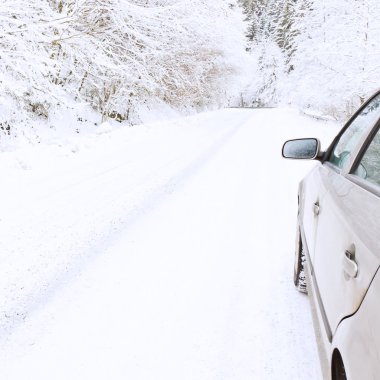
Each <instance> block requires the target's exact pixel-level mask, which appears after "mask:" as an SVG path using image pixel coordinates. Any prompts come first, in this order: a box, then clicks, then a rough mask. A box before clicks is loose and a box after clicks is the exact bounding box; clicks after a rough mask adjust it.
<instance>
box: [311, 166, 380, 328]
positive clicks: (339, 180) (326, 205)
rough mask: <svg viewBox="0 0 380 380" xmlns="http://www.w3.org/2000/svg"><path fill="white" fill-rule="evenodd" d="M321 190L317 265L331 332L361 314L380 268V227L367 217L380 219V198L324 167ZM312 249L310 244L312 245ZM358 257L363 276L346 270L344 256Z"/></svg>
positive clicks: (314, 257)
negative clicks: (358, 311) (345, 321)
mask: <svg viewBox="0 0 380 380" xmlns="http://www.w3.org/2000/svg"><path fill="white" fill-rule="evenodd" d="M316 173H317V174H316V175H317V177H318V180H317V181H318V187H319V188H322V189H323V190H322V192H323V196H322V197H321V198H320V200H319V203H320V212H319V215H318V216H317V219H318V221H317V229H316V239H315V242H316V243H315V245H314V247H313V249H314V252H313V255H312V258H311V260H312V264H313V268H314V276H315V278H316V282H317V284H318V288H319V292H320V297H321V298H322V303H323V308H324V312H325V313H326V316H327V320H328V323H329V326H330V329H331V331H332V333H334V331H335V330H336V328H337V326H338V324H339V322H340V321H341V320H342V319H343V318H345V317H347V316H349V315H351V314H353V313H355V312H356V310H357V309H358V308H359V306H360V304H361V302H362V300H363V298H364V296H365V294H366V292H367V289H368V287H369V285H370V283H371V281H372V279H373V277H374V275H375V273H376V271H377V268H378V267H379V265H380V259H379V256H378V254H379V253H380V245H379V241H378V239H377V226H379V225H380V224H379V221H377V223H368V221H367V220H368V215H370V214H372V213H373V214H374V215H380V199H379V198H378V197H376V196H374V195H373V194H371V193H369V192H368V191H366V190H364V189H362V188H361V187H360V186H358V185H357V184H355V183H353V182H351V181H350V180H348V179H347V178H345V177H344V176H342V175H340V174H338V173H336V172H335V171H334V170H331V169H330V168H329V167H328V166H327V165H320V166H319V167H318V168H317V170H316ZM309 249H310V245H309ZM346 251H349V252H351V253H352V254H353V256H354V257H353V259H354V261H355V262H356V264H357V266H358V274H357V276H356V277H355V278H353V277H350V276H348V275H347V273H346V272H345V271H344V260H345V259H346V258H345V252H346Z"/></svg>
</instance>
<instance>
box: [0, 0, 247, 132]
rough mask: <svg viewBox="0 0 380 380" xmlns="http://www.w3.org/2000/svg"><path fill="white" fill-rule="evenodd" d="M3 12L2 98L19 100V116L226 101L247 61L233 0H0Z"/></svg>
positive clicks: (130, 113) (107, 114) (128, 116)
mask: <svg viewBox="0 0 380 380" xmlns="http://www.w3.org/2000/svg"><path fill="white" fill-rule="evenodd" d="M0 20H1V22H0V48H1V53H0V54H1V55H0V102H2V103H3V104H11V103H12V102H15V103H12V104H17V107H16V109H14V110H12V112H11V113H12V115H13V112H14V115H13V116H14V117H13V119H14V120H15V123H16V124H17V123H18V122H17V120H18V121H20V120H21V119H23V120H24V119H25V120H28V121H27V122H26V123H25V124H30V123H31V120H32V116H31V115H34V116H35V117H39V118H42V119H46V120H49V115H50V113H51V112H52V110H54V109H56V108H57V107H58V108H62V107H63V108H64V107H67V108H71V109H74V108H75V107H76V106H75V103H78V104H79V103H80V104H87V105H88V106H90V107H91V108H92V109H94V110H95V111H97V112H98V114H99V115H100V119H102V120H104V119H106V118H114V119H117V120H137V119H138V117H136V112H137V110H138V109H139V108H140V107H141V105H143V104H149V105H151V104H155V103H157V104H160V103H165V104H167V105H169V106H171V107H173V108H176V109H179V110H180V109H186V108H189V107H192V108H196V109H202V108H205V107H210V106H211V107H214V106H218V105H221V104H224V103H225V102H226V99H227V98H228V96H230V94H231V90H234V91H235V90H236V88H235V87H234V85H233V81H234V78H235V76H236V73H237V72H238V71H239V70H240V67H241V65H242V61H244V60H242V59H241V57H242V55H244V46H243V40H244V37H243V34H244V30H243V23H242V16H241V12H240V10H239V9H238V7H237V6H236V4H234V0H218V1H217V2H214V1H211V2H210V1H206V0H2V2H1V4H0ZM6 98H7V99H8V98H9V99H10V100H9V99H8V100H7V99H6ZM7 112H8V111H7ZM5 114H7V116H6V117H7V119H9V112H8V113H6V112H3V115H5ZM34 116H33V117H34ZM1 117H2V115H0V119H1ZM11 119H12V118H11ZM0 121H1V120H0ZM29 122H30V123H29Z"/></svg>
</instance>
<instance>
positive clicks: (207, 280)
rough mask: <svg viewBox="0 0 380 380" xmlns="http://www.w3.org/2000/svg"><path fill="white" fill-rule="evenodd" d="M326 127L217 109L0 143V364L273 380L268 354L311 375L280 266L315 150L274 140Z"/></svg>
mask: <svg viewBox="0 0 380 380" xmlns="http://www.w3.org/2000/svg"><path fill="white" fill-rule="evenodd" d="M335 131H336V126H335V125H333V124H327V123H320V122H319V123H317V122H315V121H312V120H309V119H307V118H305V117H301V116H299V115H298V114H297V112H295V111H290V110H223V111H219V112H212V113H206V114H202V115H197V116H193V117H189V118H185V119H180V120H176V121H173V122H170V123H161V124H157V125H154V126H153V125H152V126H150V125H146V126H140V127H138V128H127V129H126V130H119V131H117V132H113V133H107V134H104V135H101V136H97V137H86V138H82V139H78V140H77V141H76V142H75V144H74V145H71V146H69V145H68V146H63V147H59V146H46V145H45V146H41V147H36V148H31V149H27V150H22V151H17V152H11V153H2V156H3V158H4V159H3V160H2V163H1V168H0V170H1V172H2V174H3V178H4V177H6V178H8V181H7V182H6V184H5V185H4V186H3V187H2V188H1V190H0V196H1V198H2V199H3V200H5V203H4V207H3V210H2V215H1V220H0V228H1V231H2V239H1V241H0V255H1V263H2V265H1V268H0V289H1V294H2V298H1V305H0V306H1V310H3V313H2V314H1V315H0V329H1V350H0V353H1V357H0V361H1V364H4V365H5V362H6V363H7V365H6V366H5V367H4V368H6V370H7V371H6V372H5V373H6V374H7V376H8V377H6V379H10V380H14V379H22V378H25V373H28V372H23V371H27V370H31V371H32V372H31V373H32V374H33V375H34V377H30V378H36V379H37V378H38V379H43V378H49V376H50V378H51V372H50V371H53V366H55V367H56V368H58V369H59V370H60V371H61V372H60V373H54V376H53V377H54V378H55V379H58V378H62V379H64V378H66V379H67V378H71V379H83V378H99V379H100V378H112V379H119V378H125V377H128V378H133V379H139V378H141V379H152V378H155V379H160V378H163V379H164V378H165V379H168V378H170V379H171V378H173V379H174V378H181V379H195V378H196V379H207V380H210V379H239V380H241V379H248V378H254V379H276V378H278V377H276V376H278V374H279V373H280V370H281V367H284V368H282V374H283V377H282V378H288V379H295V378H296V377H294V374H295V373H298V372H297V371H299V370H300V368H301V369H303V370H305V369H307V368H309V369H308V370H307V371H308V373H307V374H308V377H309V378H315V379H317V378H318V359H317V357H316V356H315V357H314V354H315V353H316V351H315V346H314V343H313V342H314V340H313V333H312V331H310V330H311V322H310V321H311V320H310V315H309V311H308V305H307V301H306V298H305V297H302V295H299V294H297V293H294V292H293V289H292V287H291V283H290V282H291V281H290V276H289V273H291V267H292V262H291V259H292V252H291V250H292V247H293V237H294V236H293V235H294V231H293V229H294V226H293V225H292V224H293V223H292V222H293V221H294V220H295V214H294V213H295V206H296V205H295V201H296V186H297V182H298V180H299V178H300V177H302V173H304V172H305V171H306V170H308V168H310V167H311V165H312V163H309V162H308V163H292V162H287V161H283V160H281V158H280V149H281V144H282V142H283V141H284V140H285V139H286V138H291V137H301V136H305V135H306V136H320V137H321V138H322V139H324V140H325V142H327V141H328V140H329V139H330V138H331V136H333V135H334V133H335ZM325 146H326V145H325ZM253 252H257V253H260V255H255V256H253ZM261 253H262V254H261ZM268 264H270V266H269V267H268ZM292 308H294V309H293V310H292ZM297 309H299V310H297ZM296 327H297V330H295V328H296ZM210 329H211V330H210ZM300 330H302V331H300ZM95 332H96V333H95ZM226 334H227V335H226ZM303 334H306V335H303ZM297 335H298V337H297ZM75 336H76V337H77V340H73V337H75ZM305 337H306V338H307V339H304V338H305ZM181 338H183V342H182V344H181ZM144 342H145V343H144ZM289 345H298V347H294V352H293V349H292V350H289ZM276 346H278V352H274V347H276ZM74 347H75V349H74ZM70 349H72V350H73V352H72V353H70ZM84 352H87V353H88V354H87V356H86V355H84V354H83V353H84ZM305 352H306V355H305ZM168 355H169V356H170V355H172V356H173V360H172V361H168V360H169V358H168ZM63 357H65V360H63ZM75 358H76V359H75ZM300 359H301V363H300V362H299V360H300ZM19 360H21V361H22V362H23V363H24V364H25V366H24V367H23V368H24V369H21V367H20V368H17V367H19V366H17V363H18V362H19ZM41 360H46V361H47V362H46V363H43V364H42V363H41ZM62 360H63V361H62ZM173 361H174V362H176V364H173ZM276 361H277V364H276ZM272 362H273V363H272ZM31 363H35V364H34V365H32V364H31ZM169 363H170V364H169ZM202 363H203V364H202ZM271 363H272V364H271ZM31 365H32V368H31ZM170 365H172V367H170ZM111 367H112V371H114V372H112V371H111V370H110V368H111ZM56 371H57V369H56ZM107 371H108V373H112V375H111V376H108V375H107ZM110 371H111V372H110ZM74 374H76V375H74ZM316 374H317V375H316ZM33 375H32V376H33ZM96 376H98V377H96ZM300 378H301V377H300Z"/></svg>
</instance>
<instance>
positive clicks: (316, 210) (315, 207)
mask: <svg viewBox="0 0 380 380" xmlns="http://www.w3.org/2000/svg"><path fill="white" fill-rule="evenodd" d="M320 211H321V208H320V206H319V202H315V203H314V204H313V213H314V215H315V216H318V215H319V213H320Z"/></svg>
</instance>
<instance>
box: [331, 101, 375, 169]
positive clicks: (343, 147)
mask: <svg viewBox="0 0 380 380" xmlns="http://www.w3.org/2000/svg"><path fill="white" fill-rule="evenodd" d="M379 117H380V94H378V95H377V96H375V97H374V98H373V99H372V100H371V101H370V102H369V103H368V104H367V105H366V107H365V108H364V109H362V110H361V112H360V113H359V114H358V115H357V116H356V118H355V119H354V120H353V121H352V122H351V124H350V125H349V126H348V128H347V129H346V130H345V131H344V132H343V134H342V135H341V136H340V138H339V140H338V141H337V143H336V144H335V146H334V149H333V151H332V153H331V155H330V157H329V159H328V161H329V162H331V163H332V164H334V165H335V166H337V167H338V168H343V167H344V165H345V164H346V163H347V162H348V161H349V159H350V156H351V153H352V151H353V150H354V149H355V147H356V145H357V144H358V142H359V141H360V139H361V137H362V136H363V135H364V133H366V132H367V131H368V129H369V128H370V127H372V126H373V125H374V124H375V122H376V121H377V119H378V118H379Z"/></svg>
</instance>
